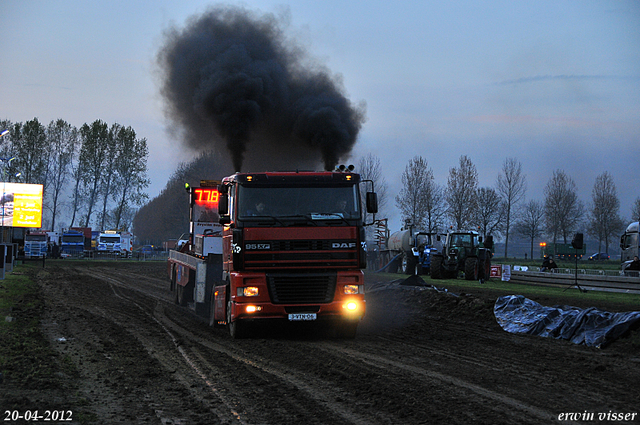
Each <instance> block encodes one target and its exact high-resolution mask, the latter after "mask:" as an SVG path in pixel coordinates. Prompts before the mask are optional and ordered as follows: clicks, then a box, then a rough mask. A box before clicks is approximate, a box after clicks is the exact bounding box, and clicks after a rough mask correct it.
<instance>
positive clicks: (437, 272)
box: [431, 255, 442, 279]
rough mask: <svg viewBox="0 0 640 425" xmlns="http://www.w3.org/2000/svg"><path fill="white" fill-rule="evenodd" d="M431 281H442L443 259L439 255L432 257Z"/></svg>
mask: <svg viewBox="0 0 640 425" xmlns="http://www.w3.org/2000/svg"><path fill="white" fill-rule="evenodd" d="M431 279H442V257H441V256H439V255H434V256H433V257H431Z"/></svg>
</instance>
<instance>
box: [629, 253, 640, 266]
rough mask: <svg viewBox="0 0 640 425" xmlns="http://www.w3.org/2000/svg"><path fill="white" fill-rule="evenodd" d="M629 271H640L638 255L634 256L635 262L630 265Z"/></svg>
mask: <svg viewBox="0 0 640 425" xmlns="http://www.w3.org/2000/svg"><path fill="white" fill-rule="evenodd" d="M627 270H640V259H638V256H637V255H634V256H633V261H632V262H630V263H629V267H627Z"/></svg>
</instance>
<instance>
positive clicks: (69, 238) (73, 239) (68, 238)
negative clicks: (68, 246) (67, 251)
mask: <svg viewBox="0 0 640 425" xmlns="http://www.w3.org/2000/svg"><path fill="white" fill-rule="evenodd" d="M62 242H65V243H84V236H82V235H62Z"/></svg>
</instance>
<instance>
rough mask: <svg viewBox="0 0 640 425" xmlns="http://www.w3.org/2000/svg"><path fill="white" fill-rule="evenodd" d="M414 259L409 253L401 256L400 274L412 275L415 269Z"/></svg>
mask: <svg viewBox="0 0 640 425" xmlns="http://www.w3.org/2000/svg"><path fill="white" fill-rule="evenodd" d="M415 258H416V257H415V256H414V255H413V253H411V252H405V253H404V254H402V263H400V264H401V271H402V274H414V273H415V269H416V259H415Z"/></svg>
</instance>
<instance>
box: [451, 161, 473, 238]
mask: <svg viewBox="0 0 640 425" xmlns="http://www.w3.org/2000/svg"><path fill="white" fill-rule="evenodd" d="M477 189H478V171H477V169H476V166H475V165H474V164H473V163H472V162H471V159H470V158H469V157H468V156H466V155H462V156H461V157H460V166H459V168H455V167H454V168H451V169H449V179H448V181H447V190H446V195H445V196H446V200H447V203H448V204H449V209H448V215H449V218H450V219H451V221H452V222H453V223H454V224H455V225H456V228H457V230H460V229H463V228H465V227H468V226H469V225H470V224H471V223H472V221H473V220H474V214H475V211H476V208H477V199H476V197H477Z"/></svg>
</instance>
